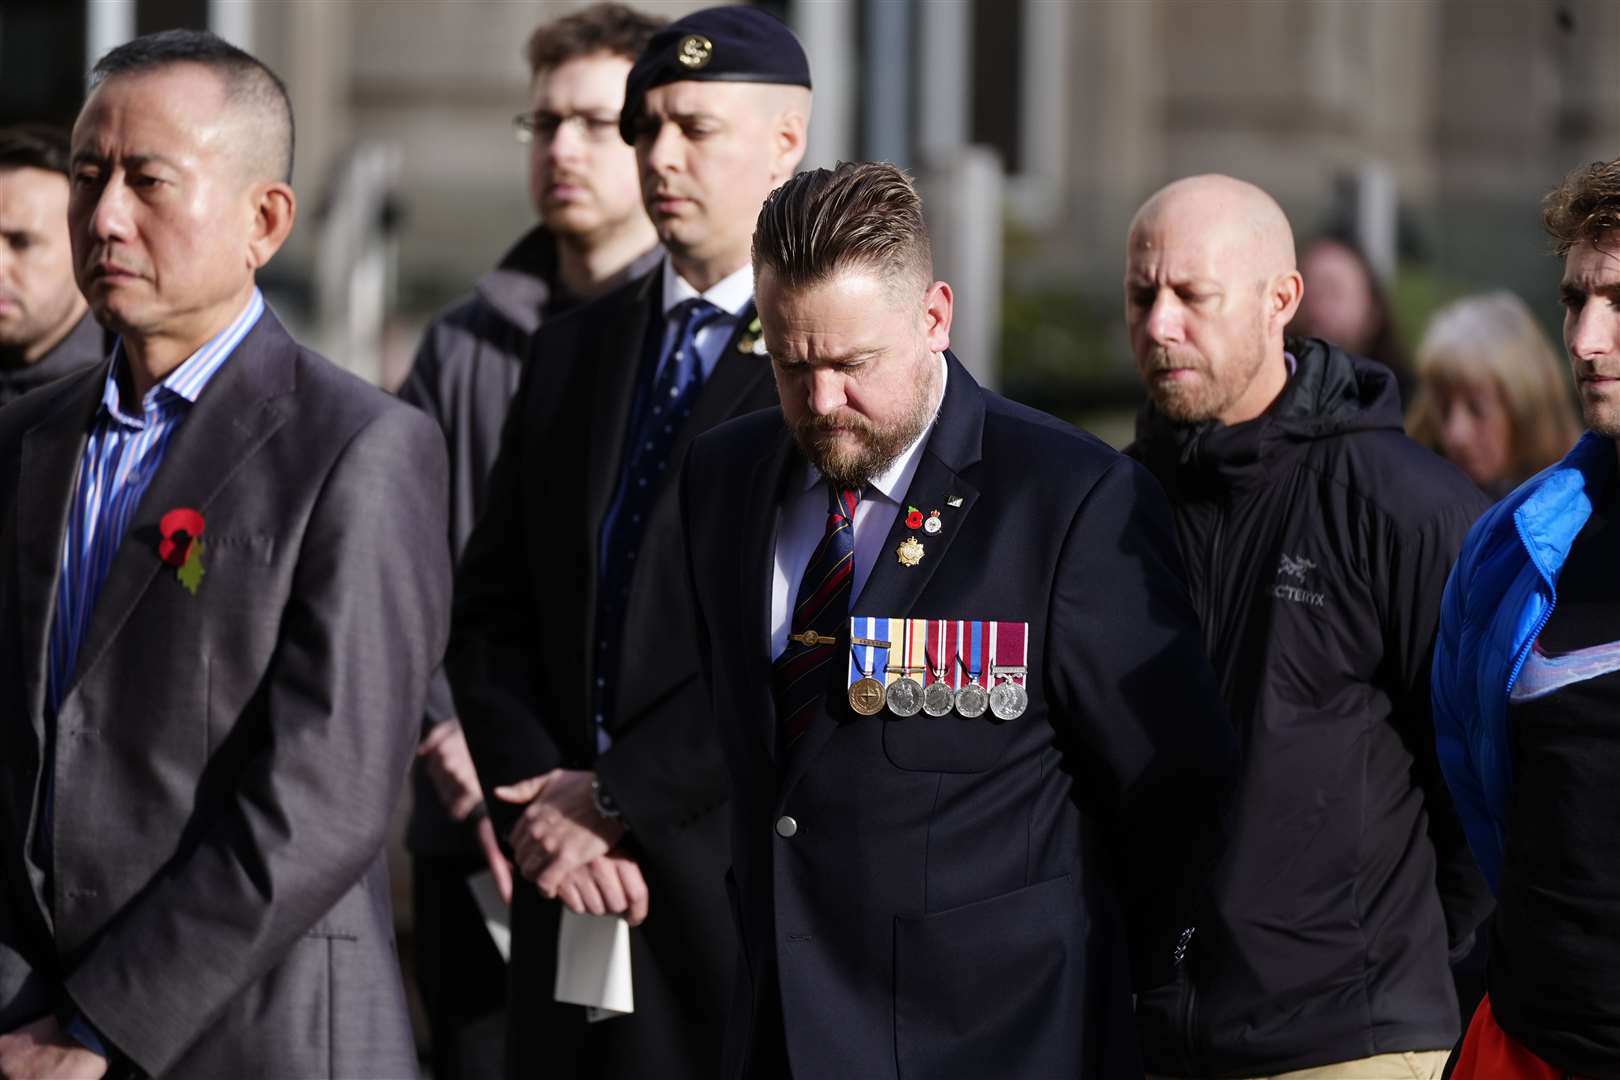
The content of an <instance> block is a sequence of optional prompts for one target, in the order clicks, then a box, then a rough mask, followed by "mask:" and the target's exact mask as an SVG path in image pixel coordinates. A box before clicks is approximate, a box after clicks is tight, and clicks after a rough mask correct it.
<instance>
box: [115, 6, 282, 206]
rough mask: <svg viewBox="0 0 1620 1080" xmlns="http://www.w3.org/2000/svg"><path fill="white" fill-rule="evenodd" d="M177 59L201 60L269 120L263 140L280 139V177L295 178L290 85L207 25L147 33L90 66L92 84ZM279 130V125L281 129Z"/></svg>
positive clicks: (273, 156)
mask: <svg viewBox="0 0 1620 1080" xmlns="http://www.w3.org/2000/svg"><path fill="white" fill-rule="evenodd" d="M175 64H198V65H200V66H202V67H205V68H208V69H209V70H210V71H212V72H214V74H216V75H217V76H219V78H220V80H221V81H222V82H223V83H224V84H225V98H226V100H227V101H228V102H230V103H231V104H232V105H234V106H240V107H243V108H246V109H248V110H249V111H251V112H253V113H255V114H256V115H257V116H258V117H259V118H261V119H262V120H264V121H267V122H268V123H267V125H266V126H267V127H268V128H269V130H262V131H260V132H259V139H260V142H261V144H262V143H263V142H264V141H265V140H270V139H275V140H276V141H278V142H282V143H283V144H284V145H282V146H279V147H278V146H274V145H271V146H270V147H269V150H270V154H269V158H268V162H269V165H270V168H271V169H272V171H273V172H274V173H276V174H277V175H276V176H275V177H274V178H275V179H278V180H281V181H282V182H284V183H291V181H292V170H293V111H292V99H291V98H289V97H288V96H287V85H286V84H285V83H283V82H282V81H281V78H280V77H279V76H278V75H276V73H275V72H273V71H271V70H270V69H269V68H268V67H266V66H265V65H264V63H263V62H262V61H260V60H259V59H258V58H256V57H254V56H253V55H252V54H250V53H247V52H244V51H243V50H241V49H238V48H237V47H236V46H235V45H232V44H231V43H230V42H228V41H226V40H225V39H224V38H221V37H219V36H218V35H216V34H211V33H209V32H208V31H207V30H163V31H160V32H158V33H155V34H142V35H141V36H140V37H138V38H136V39H134V40H133V41H129V42H126V43H125V44H123V45H120V46H118V47H117V48H115V49H113V50H111V51H110V52H108V53H107V54H106V55H105V56H103V57H102V58H101V59H100V60H97V61H96V66H95V67H93V68H91V69H90V89H91V90H95V89H96V88H97V87H98V86H100V85H101V84H102V83H104V82H106V81H107V80H108V79H111V78H114V77H115V76H118V75H137V74H142V73H145V72H152V71H158V70H160V69H162V68H166V67H172V66H173V65H175ZM277 129H279V130H277Z"/></svg>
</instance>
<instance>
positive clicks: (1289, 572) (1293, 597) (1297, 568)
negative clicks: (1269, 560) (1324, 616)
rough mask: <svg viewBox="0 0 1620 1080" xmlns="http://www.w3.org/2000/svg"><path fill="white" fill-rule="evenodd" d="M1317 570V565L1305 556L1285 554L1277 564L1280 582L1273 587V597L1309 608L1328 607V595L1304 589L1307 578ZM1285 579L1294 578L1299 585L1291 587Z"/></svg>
mask: <svg viewBox="0 0 1620 1080" xmlns="http://www.w3.org/2000/svg"><path fill="white" fill-rule="evenodd" d="M1315 569H1316V563H1314V562H1312V561H1311V560H1310V559H1307V558H1305V557H1304V556H1303V555H1289V554H1287V553H1286V552H1285V553H1284V554H1283V557H1282V561H1281V562H1279V563H1278V564H1277V578H1278V581H1277V583H1276V584H1275V585H1273V586H1272V587H1271V590H1270V591H1271V595H1272V596H1273V597H1275V598H1276V599H1278V600H1287V601H1289V602H1290V603H1294V604H1304V605H1305V606H1307V607H1317V608H1319V607H1326V606H1327V595H1326V594H1325V593H1319V592H1312V591H1311V590H1309V589H1306V588H1303V587H1302V586H1304V584H1305V576H1306V575H1307V574H1309V573H1310V572H1311V571H1312V570H1315ZM1283 578H1292V579H1293V580H1294V581H1295V582H1297V584H1294V585H1290V584H1288V583H1286V582H1284V581H1283V580H1282V579H1283Z"/></svg>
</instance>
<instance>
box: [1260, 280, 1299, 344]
mask: <svg viewBox="0 0 1620 1080" xmlns="http://www.w3.org/2000/svg"><path fill="white" fill-rule="evenodd" d="M1304 296H1305V279H1304V278H1302V277H1300V276H1299V271H1298V270H1290V271H1288V273H1286V274H1282V275H1280V276H1278V277H1277V278H1275V279H1273V281H1272V282H1271V284H1270V285H1269V286H1267V287H1266V317H1267V320H1268V322H1269V323H1270V325H1271V330H1272V332H1273V333H1274V334H1278V335H1280V334H1281V333H1282V331H1283V327H1285V326H1287V325H1288V324H1289V323H1291V322H1293V321H1294V313H1295V312H1296V311H1298V310H1299V302H1300V300H1302V299H1304Z"/></svg>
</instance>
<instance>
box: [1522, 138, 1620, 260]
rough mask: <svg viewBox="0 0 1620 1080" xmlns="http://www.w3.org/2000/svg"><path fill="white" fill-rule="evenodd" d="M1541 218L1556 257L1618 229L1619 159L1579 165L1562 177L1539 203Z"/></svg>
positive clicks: (1619, 226)
mask: <svg viewBox="0 0 1620 1080" xmlns="http://www.w3.org/2000/svg"><path fill="white" fill-rule="evenodd" d="M1541 217H1542V222H1543V224H1545V225H1546V227H1547V232H1548V233H1550V234H1551V235H1552V238H1553V243H1554V245H1555V246H1556V249H1557V251H1558V254H1559V255H1560V256H1562V255H1567V254H1569V249H1570V248H1572V247H1576V246H1577V245H1580V244H1583V243H1586V242H1588V241H1595V240H1596V239H1597V238H1598V237H1600V236H1602V235H1603V234H1604V233H1606V232H1608V231H1609V230H1611V229H1617V228H1620V158H1616V159H1614V160H1613V161H1594V162H1592V164H1590V165H1582V166H1581V167H1580V168H1578V169H1576V170H1574V171H1573V172H1571V173H1570V174H1569V175H1568V176H1566V177H1564V182H1563V183H1562V184H1560V185H1559V186H1558V188H1557V189H1556V190H1554V191H1552V192H1551V193H1549V194H1548V196H1547V198H1546V199H1545V200H1544V201H1543V202H1542V215H1541Z"/></svg>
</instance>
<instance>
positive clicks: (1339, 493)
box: [1125, 176, 1490, 1080]
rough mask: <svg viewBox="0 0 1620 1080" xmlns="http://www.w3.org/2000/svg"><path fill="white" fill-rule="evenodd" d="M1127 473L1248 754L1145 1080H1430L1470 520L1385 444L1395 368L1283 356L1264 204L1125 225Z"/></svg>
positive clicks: (1443, 1030)
mask: <svg viewBox="0 0 1620 1080" xmlns="http://www.w3.org/2000/svg"><path fill="white" fill-rule="evenodd" d="M1126 256H1127V268H1126V273H1125V317H1126V322H1127V324H1128V327H1129V330H1130V339H1131V346H1132V350H1133V351H1134V353H1135V356H1136V363H1137V367H1138V369H1139V370H1140V372H1141V376H1142V380H1143V383H1144V385H1145V386H1146V389H1147V395H1148V404H1147V405H1146V407H1145V408H1144V409H1143V410H1142V413H1141V415H1140V417H1139V418H1138V421H1137V442H1136V444H1135V445H1134V446H1133V447H1132V448H1131V451H1130V452H1131V453H1132V454H1133V455H1134V456H1135V457H1137V458H1138V459H1139V460H1141V461H1142V462H1143V463H1144V464H1146V465H1147V466H1148V467H1149V468H1150V469H1151V470H1152V471H1153V472H1154V473H1155V474H1156V475H1157V476H1158V478H1159V480H1160V481H1161V483H1163V485H1164V487H1165V490H1166V492H1167V493H1168V494H1169V496H1170V500H1171V503H1172V506H1173V508H1174V511H1175V517H1176V527H1177V533H1178V537H1179V540H1180V544H1181V550H1182V554H1183V556H1184V558H1185V559H1186V561H1187V569H1188V574H1189V576H1190V579H1191V584H1192V593H1193V601H1194V604H1195V605H1196V606H1197V607H1198V609H1199V613H1200V614H1201V616H1202V619H1203V626H1204V646H1205V648H1206V649H1207V650H1208V652H1209V654H1210V658H1211V660H1212V661H1213V663H1214V665H1215V669H1216V672H1217V674H1218V676H1219V678H1220V683H1221V688H1222V693H1223V696H1224V697H1225V699H1226V701H1227V704H1228V705H1229V706H1230V708H1231V711H1232V721H1233V723H1234V724H1235V725H1236V726H1237V728H1238V733H1239V740H1240V743H1241V744H1242V745H1243V746H1244V747H1245V761H1244V766H1243V772H1242V778H1241V780H1240V782H1239V789H1238V793H1237V798H1236V802H1235V806H1234V811H1233V820H1232V841H1231V844H1230V846H1229V847H1228V849H1227V855H1226V857H1225V860H1224V863H1223V865H1222V867H1221V869H1220V870H1219V872H1218V873H1217V875H1216V880H1215V885H1214V887H1213V890H1212V895H1211V897H1210V900H1209V904H1208V907H1207V910H1206V912H1205V915H1204V918H1203V920H1202V922H1201V923H1200V926H1199V932H1198V934H1197V937H1196V938H1195V940H1194V942H1193V943H1192V946H1191V948H1190V950H1189V952H1188V956H1187V963H1186V964H1185V965H1184V967H1183V969H1182V971H1181V972H1180V974H1179V976H1178V979H1177V981H1176V982H1175V983H1173V984H1171V985H1169V986H1167V987H1164V988H1162V989H1160V990H1157V991H1155V992H1153V993H1150V994H1148V995H1145V996H1144V997H1143V998H1142V999H1141V1000H1140V1001H1139V1002H1138V1010H1137V1015H1138V1020H1139V1025H1140V1031H1141V1036H1142V1045H1143V1053H1144V1058H1145V1060H1146V1062H1147V1065H1148V1070H1149V1072H1150V1073H1155V1074H1161V1075H1164V1076H1176V1077H1191V1076H1223V1077H1278V1076H1287V1077H1290V1078H1294V1077H1296V1076H1297V1077H1299V1078H1301V1080H1303V1078H1305V1077H1310V1078H1318V1077H1321V1078H1328V1077H1369V1078H1371V1077H1397V1076H1398V1077H1407V1076H1416V1077H1420V1078H1422V1077H1431V1076H1438V1075H1439V1073H1440V1070H1441V1068H1442V1067H1443V1065H1444V1062H1445V1058H1446V1051H1447V1050H1448V1049H1449V1047H1450V1046H1451V1045H1452V1043H1453V1042H1455V1041H1456V1038H1457V1032H1458V1016H1457V1001H1456V996H1455V992H1454V990H1453V988H1452V982H1451V978H1450V973H1449V968H1448V954H1451V953H1459V952H1460V951H1462V950H1465V949H1466V948H1467V947H1468V945H1469V944H1470V943H1471V939H1472V937H1473V932H1474V929H1475V928H1476V927H1477V926H1478V925H1479V924H1480V922H1481V921H1482V920H1483V919H1484V917H1485V915H1486V914H1487V913H1488V911H1489V907H1490V904H1489V900H1488V898H1487V894H1486V891H1485V887H1484V882H1483V879H1482V878H1481V877H1480V875H1479V873H1478V871H1477V869H1476V868H1475V866H1474V864H1473V860H1472V858H1471V856H1470V855H1469V851H1468V847H1467V844H1466V842H1465V840H1464V838H1463V834H1462V831H1461V827H1460V824H1459V822H1458V819H1457V815H1456V813H1455V811H1454V809H1453V807H1452V805H1451V802H1450V800H1449V797H1448V795H1447V793H1446V788H1445V785H1444V783H1443V782H1442V780H1441V777H1440V773H1439V770H1438V765H1437V762H1436V759H1435V751H1434V732H1433V726H1432V723H1431V719H1430V711H1429V678H1428V674H1429V662H1430V657H1431V654H1432V652H1433V647H1434V635H1435V627H1436V622H1437V619H1438V616H1439V609H1440V596H1441V589H1442V587H1443V585H1444V583H1445V579H1446V573H1447V572H1448V570H1449V569H1450V567H1451V563H1452V560H1453V559H1454V558H1455V556H1456V553H1457V550H1458V548H1459V546H1460V545H1461V543H1462V539H1463V535H1464V533H1465V532H1466V531H1467V529H1468V526H1469V524H1470V523H1471V522H1472V521H1473V520H1474V518H1475V517H1476V516H1477V515H1478V514H1479V513H1480V511H1481V510H1482V509H1483V500H1482V498H1481V497H1480V495H1479V494H1478V492H1477V491H1476V490H1475V489H1474V487H1473V485H1472V484H1470V483H1469V482H1468V480H1467V478H1466V477H1464V476H1463V475H1462V474H1461V473H1460V472H1458V471H1457V470H1456V469H1455V468H1453V467H1452V466H1450V465H1449V464H1447V463H1446V462H1444V461H1442V460H1441V459H1440V458H1438V457H1436V456H1434V455H1433V454H1431V453H1429V452H1428V451H1426V450H1424V449H1422V448H1421V447H1419V446H1418V445H1417V444H1416V443H1414V442H1412V441H1411V440H1410V439H1408V438H1407V437H1406V435H1405V434H1404V432H1403V430H1402V424H1401V410H1400V401H1399V397H1398V395H1397V392H1396V388H1395V381H1394V378H1393V376H1392V375H1391V374H1390V372H1389V371H1388V370H1387V369H1386V368H1383V367H1381V366H1379V365H1377V364H1374V363H1372V362H1370V361H1367V360H1363V359H1359V358H1357V357H1354V356H1350V355H1348V354H1346V353H1345V352H1343V351H1342V350H1340V349H1339V348H1337V347H1336V346H1334V345H1331V344H1329V343H1328V342H1325V341H1318V340H1309V339H1301V340H1293V339H1286V340H1285V338H1284V336H1283V328H1284V327H1285V326H1286V325H1287V324H1288V321H1289V319H1290V318H1291V317H1292V316H1293V314H1294V311H1295V309H1296V308H1297V307H1298V306H1299V302H1300V297H1301V294H1302V291H1303V286H1302V283H1301V280H1300V275H1299V273H1298V271H1297V270H1296V269H1295V266H1294V241H1293V234H1292V231H1291V230H1290V228H1289V225H1288V220H1287V218H1286V217H1285V216H1284V215H1283V212H1282V210H1281V209H1280V208H1279V207H1278V206H1277V204H1276V203H1275V202H1274V201H1273V200H1272V198H1271V197H1270V196H1269V195H1267V194H1266V193H1265V192H1263V191H1261V190H1260V189H1259V188H1257V187H1254V186H1253V185H1251V184H1247V183H1243V182H1242V181H1238V180H1234V179H1231V178H1229V177H1222V176H1200V177H1193V178H1191V179H1186V180H1181V181H1178V182H1176V183H1174V184H1171V185H1170V186H1169V187H1166V188H1165V189H1164V190H1162V191H1160V192H1159V193H1157V194H1156V195H1154V196H1153V197H1152V198H1151V199H1149V200H1148V202H1147V203H1146V204H1145V205H1144V206H1143V207H1142V208H1141V210H1140V211H1138V213H1137V215H1136V218H1135V220H1134V221H1133V222H1132V223H1131V228H1130V234H1129V239H1128V244H1127V252H1126Z"/></svg>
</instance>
